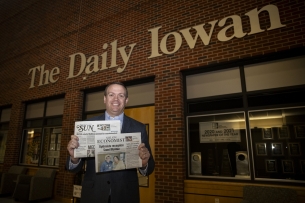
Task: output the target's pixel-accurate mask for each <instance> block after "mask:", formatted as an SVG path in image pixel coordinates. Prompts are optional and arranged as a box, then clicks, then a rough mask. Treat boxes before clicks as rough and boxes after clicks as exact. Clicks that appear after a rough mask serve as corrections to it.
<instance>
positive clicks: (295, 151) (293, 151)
mask: <svg viewBox="0 0 305 203" xmlns="http://www.w3.org/2000/svg"><path fill="white" fill-rule="evenodd" d="M288 151H289V155H290V156H300V155H301V148H300V143H297V142H296V143H288Z"/></svg>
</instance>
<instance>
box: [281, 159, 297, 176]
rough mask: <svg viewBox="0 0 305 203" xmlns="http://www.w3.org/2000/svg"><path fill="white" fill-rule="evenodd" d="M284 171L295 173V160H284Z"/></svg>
mask: <svg viewBox="0 0 305 203" xmlns="http://www.w3.org/2000/svg"><path fill="white" fill-rule="evenodd" d="M282 167H283V173H294V167H293V161H292V160H282Z"/></svg>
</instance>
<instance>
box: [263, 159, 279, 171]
mask: <svg viewBox="0 0 305 203" xmlns="http://www.w3.org/2000/svg"><path fill="white" fill-rule="evenodd" d="M265 163H266V172H267V173H276V172H277V165H276V160H275V159H267V160H265Z"/></svg>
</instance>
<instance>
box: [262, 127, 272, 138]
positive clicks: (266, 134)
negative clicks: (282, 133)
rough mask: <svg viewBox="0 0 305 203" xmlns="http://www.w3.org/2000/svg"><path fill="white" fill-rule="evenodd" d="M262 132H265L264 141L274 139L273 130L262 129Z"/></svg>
mask: <svg viewBox="0 0 305 203" xmlns="http://www.w3.org/2000/svg"><path fill="white" fill-rule="evenodd" d="M262 131H263V140H272V139H273V133H272V128H262Z"/></svg>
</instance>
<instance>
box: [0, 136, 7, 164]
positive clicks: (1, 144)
mask: <svg viewBox="0 0 305 203" xmlns="http://www.w3.org/2000/svg"><path fill="white" fill-rule="evenodd" d="M7 134H8V130H0V163H3V162H4V155H5V149H6V140H7Z"/></svg>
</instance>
